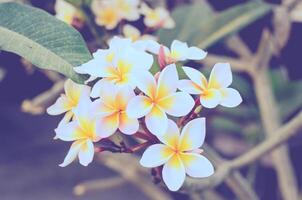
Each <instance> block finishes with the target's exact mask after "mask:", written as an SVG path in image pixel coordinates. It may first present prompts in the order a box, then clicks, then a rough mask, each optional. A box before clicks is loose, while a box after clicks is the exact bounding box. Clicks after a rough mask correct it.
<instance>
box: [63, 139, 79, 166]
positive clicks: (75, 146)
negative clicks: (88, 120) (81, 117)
mask: <svg viewBox="0 0 302 200" xmlns="http://www.w3.org/2000/svg"><path fill="white" fill-rule="evenodd" d="M84 142H85V140H78V141H75V142H74V143H72V145H71V147H70V149H69V151H68V153H67V155H66V157H65V159H64V161H63V163H62V164H60V165H59V166H60V167H66V166H67V165H69V164H70V163H72V162H73V161H74V160H75V159H76V157H77V155H78V153H79V151H80V149H81V147H82V145H83V144H84Z"/></svg>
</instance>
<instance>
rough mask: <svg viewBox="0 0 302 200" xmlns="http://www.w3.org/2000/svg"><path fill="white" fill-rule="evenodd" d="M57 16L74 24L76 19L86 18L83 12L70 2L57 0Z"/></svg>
mask: <svg viewBox="0 0 302 200" xmlns="http://www.w3.org/2000/svg"><path fill="white" fill-rule="evenodd" d="M55 11H56V17H57V18H58V19H59V20H62V21H63V22H65V23H67V24H69V25H72V24H73V22H74V20H75V19H78V20H80V21H83V20H84V17H83V15H82V13H81V12H80V11H79V10H78V9H77V8H75V7H74V6H73V5H71V4H70V3H68V2H66V1H64V0H57V1H56V4H55Z"/></svg>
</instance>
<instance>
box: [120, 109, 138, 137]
mask: <svg viewBox="0 0 302 200" xmlns="http://www.w3.org/2000/svg"><path fill="white" fill-rule="evenodd" d="M119 121H120V124H119V129H120V131H121V132H122V133H124V134H127V135H132V134H134V133H136V132H137V131H138V128H139V122H138V120H137V119H136V118H129V117H128V115H127V114H126V113H122V114H120V120H119Z"/></svg>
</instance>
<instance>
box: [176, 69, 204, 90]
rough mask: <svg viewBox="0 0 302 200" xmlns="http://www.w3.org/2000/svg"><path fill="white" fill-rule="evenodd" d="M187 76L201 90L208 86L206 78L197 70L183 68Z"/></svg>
mask: <svg viewBox="0 0 302 200" xmlns="http://www.w3.org/2000/svg"><path fill="white" fill-rule="evenodd" d="M182 69H183V70H184V72H185V74H186V75H187V76H188V77H189V78H190V79H191V81H193V82H194V83H195V84H196V85H197V86H199V87H200V88H205V87H206V85H207V79H206V77H205V76H204V75H203V74H202V73H201V72H200V71H198V70H197V69H194V68H192V67H183V68H182Z"/></svg>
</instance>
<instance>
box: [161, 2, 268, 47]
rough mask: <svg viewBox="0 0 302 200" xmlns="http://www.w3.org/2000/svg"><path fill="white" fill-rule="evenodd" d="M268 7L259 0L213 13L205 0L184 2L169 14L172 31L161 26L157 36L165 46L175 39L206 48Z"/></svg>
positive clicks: (255, 18) (244, 24)
mask: <svg viewBox="0 0 302 200" xmlns="http://www.w3.org/2000/svg"><path fill="white" fill-rule="evenodd" d="M271 8H272V6H270V5H269V4H266V3H263V2H261V1H251V2H248V3H244V4H241V5H238V6H234V7H232V8H229V9H227V10H225V11H223V12H220V13H218V14H214V12H213V11H212V10H211V8H210V7H209V6H208V5H207V4H205V3H200V4H193V5H186V6H182V7H179V8H176V9H175V11H174V12H173V13H172V17H173V18H174V19H175V21H176V27H175V28H174V29H171V30H164V29H161V30H159V32H158V36H159V38H160V41H161V42H162V43H163V44H165V45H168V44H171V42H172V41H173V40H174V39H178V40H181V41H187V42H188V43H189V44H194V45H197V46H198V47H200V48H207V47H209V46H211V45H213V44H214V43H215V42H217V41H219V40H221V39H223V38H225V37H226V36H228V35H230V34H232V33H235V32H237V31H239V30H241V29H242V28H244V27H246V26H247V25H249V24H250V23H252V22H254V21H255V20H257V19H258V18H260V17H262V16H263V15H265V14H267V13H268V12H269V11H270V10H271Z"/></svg>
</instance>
